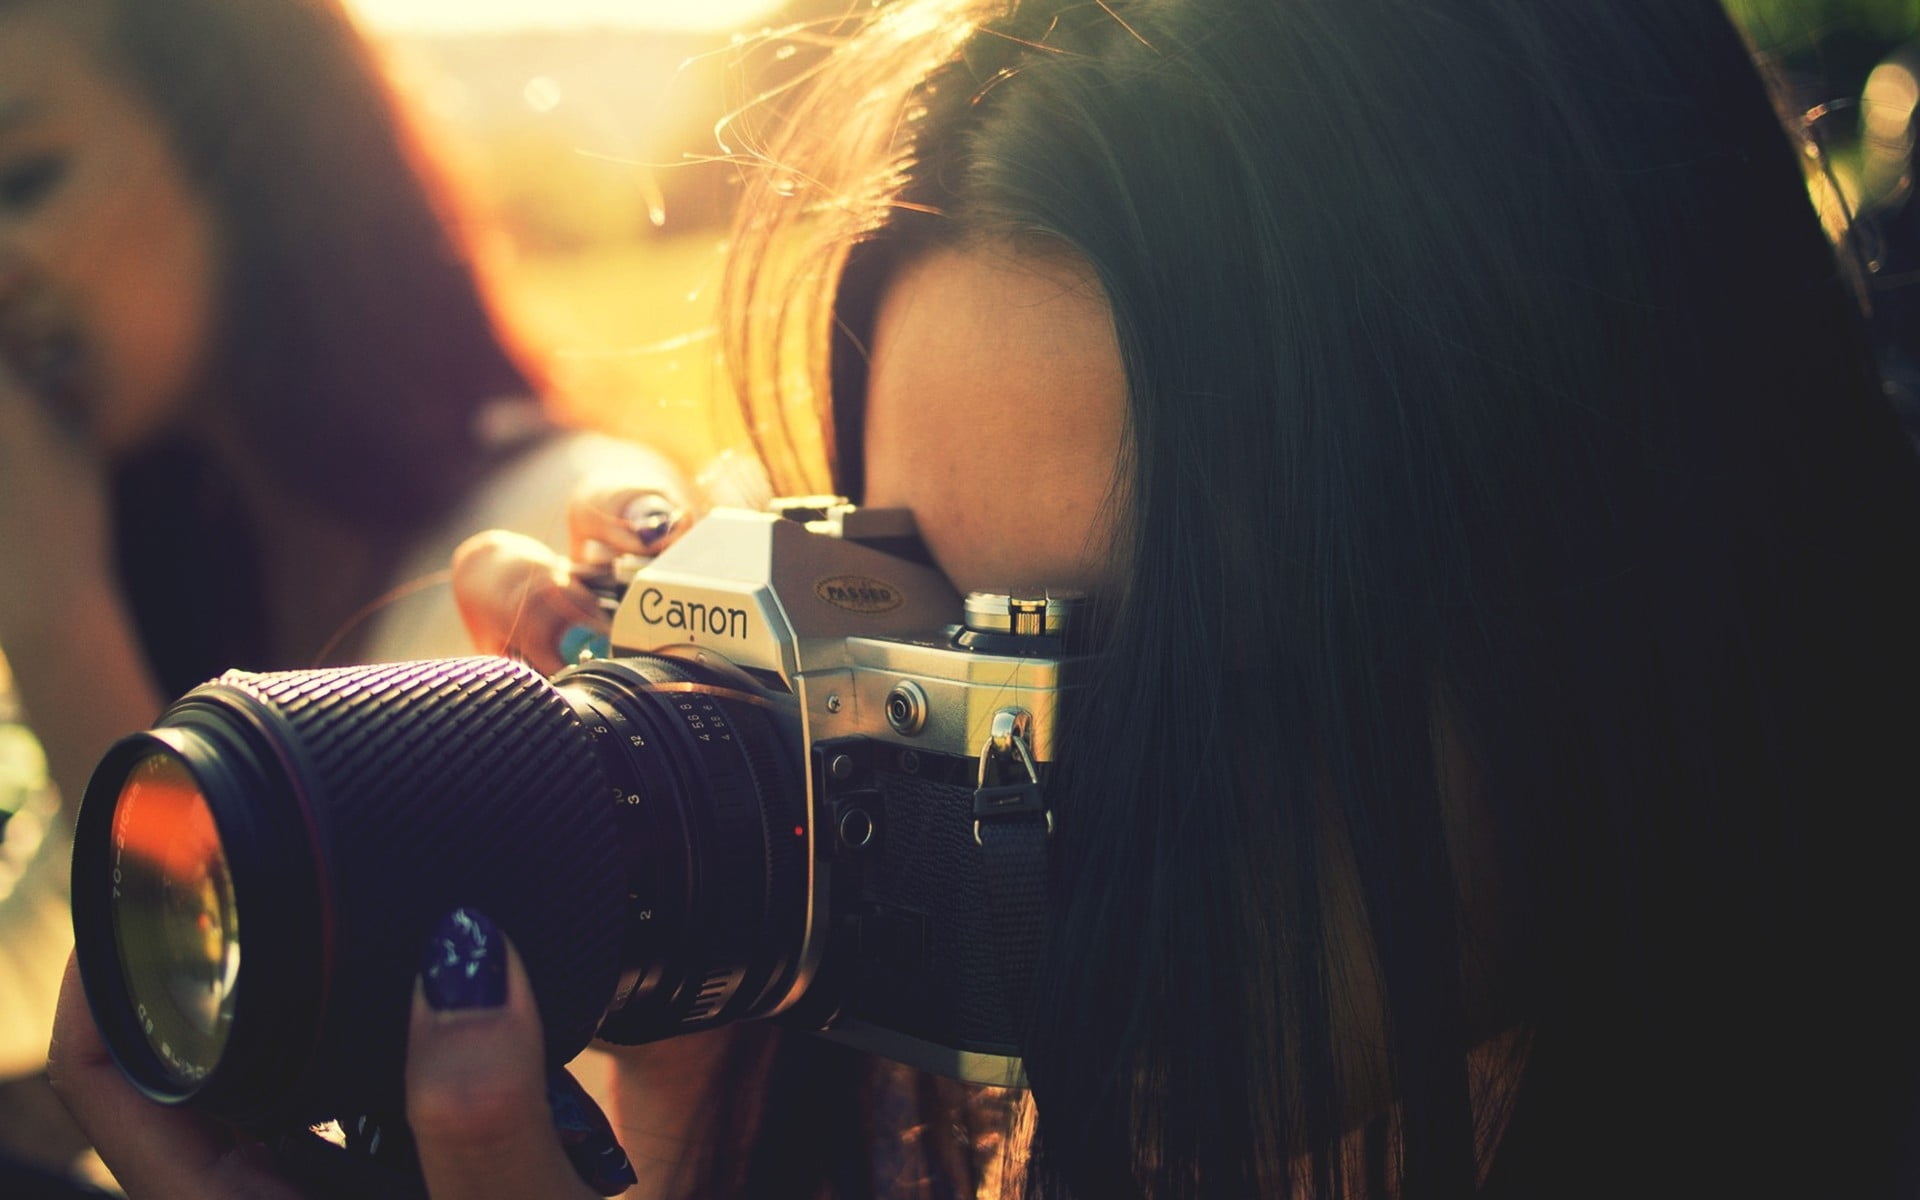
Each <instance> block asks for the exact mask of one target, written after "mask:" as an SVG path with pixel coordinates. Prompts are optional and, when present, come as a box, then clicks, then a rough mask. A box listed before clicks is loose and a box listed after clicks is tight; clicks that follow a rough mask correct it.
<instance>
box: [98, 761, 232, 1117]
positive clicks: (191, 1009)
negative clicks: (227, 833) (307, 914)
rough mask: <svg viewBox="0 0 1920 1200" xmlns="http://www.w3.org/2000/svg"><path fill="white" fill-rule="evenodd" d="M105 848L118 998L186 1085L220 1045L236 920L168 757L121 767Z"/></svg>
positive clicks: (210, 834)
mask: <svg viewBox="0 0 1920 1200" xmlns="http://www.w3.org/2000/svg"><path fill="white" fill-rule="evenodd" d="M113 846H114V850H113V855H114V865H113V939H114V946H115V949H116V950H117V951H118V953H119V958H120V967H121V971H122V977H123V979H124V980H125V986H126V994H127V1002H128V1003H129V1004H131V1005H132V1006H133V1010H134V1013H135V1015H136V1017H137V1019H138V1021H139V1025H140V1030H141V1032H142V1033H143V1034H144V1035H145V1038H146V1041H147V1045H148V1047H149V1049H151V1050H152V1052H153V1053H154V1055H155V1056H156V1057H157V1058H158V1059H159V1061H160V1063H161V1064H162V1065H163V1066H164V1067H165V1069H166V1070H167V1071H168V1072H169V1074H170V1076H171V1078H172V1080H173V1081H174V1082H175V1083H176V1084H178V1085H180V1086H190V1085H192V1084H194V1083H197V1082H198V1081H199V1080H201V1079H204V1078H205V1077H206V1076H207V1075H208V1074H210V1073H211V1072H212V1071H213V1068H214V1067H215V1066H217V1065H218V1064H219V1061H220V1057H221V1054H222V1052H223V1051H224V1050H225V1049H226V1045H227V1036H228V1034H229V1033H230V1032H231V1029H232V1025H233V1007H234V995H235V993H234V984H235V982H236V980H237V979H238V976H239V969H240V924H239V911H238V908H237V906H236V905H235V903H234V894H233V876H232V873H231V872H230V871H229V869H228V867H227V856H226V852H225V851H224V850H223V849H222V847H221V843H220V832H219V830H218V829H217V828H216V827H215V826H214V821H213V813H212V811H211V810H210V809H209V808H208V806H207V799H206V797H205V796H204V795H202V794H201V791H200V787H199V785H198V784H197V783H196V782H195V781H194V779H193V776H192V775H191V774H190V773H189V772H188V771H187V769H186V768H185V766H183V765H182V764H181V762H180V761H179V759H177V758H176V757H174V756H173V755H172V754H171V753H168V752H165V751H157V752H155V753H152V754H150V755H148V756H147V757H145V758H142V759H141V760H140V761H139V762H137V763H135V764H134V766H133V768H132V769H131V770H130V771H129V772H128V774H127V781H126V783H125V784H124V785H123V786H122V787H121V789H120V796H119V802H118V804H117V805H116V806H115V808H114V819H113Z"/></svg>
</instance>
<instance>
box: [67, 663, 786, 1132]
mask: <svg viewBox="0 0 1920 1200" xmlns="http://www.w3.org/2000/svg"><path fill="white" fill-rule="evenodd" d="M751 688H752V685H751V684H750V683H748V684H746V685H744V688H743V686H742V684H741V683H740V681H738V680H735V679H732V678H730V677H726V676H724V675H722V674H719V673H718V672H717V671H716V670H710V669H708V668H707V667H703V666H701V665H700V664H696V663H692V662H686V663H681V662H676V661H673V660H669V659H665V658H656V657H653V656H637V657H635V658H632V659H613V660H607V661H604V662H596V663H593V664H591V665H590V666H583V667H578V668H574V669H572V670H570V671H568V672H566V673H564V674H563V675H561V676H560V677H558V678H556V679H555V680H551V681H550V680H548V679H546V678H545V677H543V676H541V675H540V674H539V673H538V672H537V671H534V670H533V669H532V668H531V667H528V666H526V665H525V664H524V663H517V662H513V661H511V660H507V659H499V658H471V659H450V660H442V661H434V662H417V663H385V664H377V665H374V666H367V667H352V668H341V669H331V670H318V671H291V672H281V673H275V674H267V675H255V674H247V673H242V672H230V673H229V674H227V675H225V676H223V677H222V678H220V679H219V680H216V681H214V682H213V683H210V684H207V685H204V686H202V687H200V688H197V689H195V690H194V691H193V692H191V693H189V694H188V695H187V696H186V697H185V698H183V699H182V700H181V701H180V702H178V703H177V704H175V705H174V706H173V707H172V708H170V709H169V710H168V711H167V712H166V713H165V714H163V716H162V718H161V720H160V722H159V724H158V726H156V728H154V729H153V730H150V731H147V732H145V733H140V734H135V735H133V736H131V737H129V738H126V739H123V740H122V741H121V742H120V743H118V744H116V745H115V746H114V747H113V749H112V750H110V751H109V753H108V754H107V756H106V757H105V758H104V759H103V760H102V762H101V764H100V767H99V768H98V769H97V770H96V771H95V773H94V777H93V780H92V782H91V783H90V784H89V786H88V789H87V793H86V796H85V799H84V801H83V803H82V805H81V810H80V816H79V820H78V823H77V825H76V828H75V849H74V871H73V912H74V930H75V942H76V946H77V948H78V956H79V962H80V972H81V977H82V981H83V983H84V984H85V986H86V992H87V998H88V1002H89V1004H90V1005H91V1007H92V1009H93V1013H94V1017H95V1020H96V1022H97V1023H98V1024H99V1026H100V1028H101V1032H102V1035H103V1036H104V1038H105V1040H106V1043H107V1046H108V1049H109V1050H110V1051H111V1052H112V1053H113V1055H114V1058H115V1060H116V1061H117V1062H118V1063H119V1064H120V1066H121V1068H122V1070H123V1072H124V1073H125V1074H126V1075H127V1076H128V1077H129V1079H131V1080H132V1081H133V1082H134V1084H135V1085H136V1086H137V1087H139V1088H140V1089H141V1090H142V1091H143V1092H145V1093H146V1094H147V1095H148V1096H150V1097H152V1098H154V1099H157V1100H161V1101H163V1102H167V1103H187V1102H192V1103H194V1104H196V1105H197V1106H200V1107H203V1108H205V1109H207V1110H209V1111H212V1112H214V1113H217V1114H218V1115H221V1116H225V1117H230V1118H233V1119H236V1120H240V1121H243V1122H247V1123H251V1124H255V1125H263V1124H272V1125H276V1126H278V1127H280V1128H286V1127H289V1126H291V1127H296V1128H297V1127H300V1126H304V1125H308V1124H313V1123H316V1122H319V1121H324V1120H327V1119H331V1118H334V1117H337V1116H340V1115H342V1114H344V1113H347V1112H385V1113H397V1112H400V1111H402V1108H403V1105H404V1094H403V1093H404V1085H403V1077H402V1067H403V1064H404V1060H405V1049H406V1030H407V1024H408V1009H409V1005H410V1002H411V998H412V992H413V981H414V976H415V974H416V973H417V971H418V970H419V955H420V951H421V947H422V945H423V944H424V942H425V939H426V937H427V934H428V933H429V932H430V931H431V930H432V929H433V927H434V926H435V925H436V924H437V923H438V922H439V920H440V919H441V918H442V917H443V916H444V915H445V914H446V913H447V912H448V911H449V910H451V909H452V908H454V907H456V906H469V907H474V908H478V909H479V910H481V911H483V912H485V913H487V914H488V916H490V917H491V918H493V920H494V921H495V922H496V923H498V924H499V925H500V927H501V928H502V929H503V930H505V931H506V933H507V934H508V936H509V937H511V938H512V939H513V941H514V944H515V946H516V948H517V949H518V950H519V952H520V956H521V959H522V960H523V962H524V963H525V965H526V967H527V974H528V977H529V979H530V980H531V981H532V984H533V988H534V992H535V995H536V998H537V1000H538V1003H539V1008H540V1013H541V1017H542V1021H543V1023H544V1025H545V1035H546V1045H547V1048H548V1052H549V1056H550V1058H551V1059H552V1060H553V1062H554V1063H555V1064H556V1065H557V1064H558V1063H560V1062H564V1061H565V1060H567V1059H569V1058H571V1057H572V1056H573V1055H574V1054H575V1053H577V1052H578V1051H579V1050H580V1049H581V1048H582V1047H584V1046H585V1045H586V1044H587V1042H588V1041H589V1040H591V1038H592V1037H593V1036H594V1035H595V1034H596V1032H598V1033H599V1034H601V1035H602V1036H605V1037H608V1038H610V1039H614V1040H619V1041H642V1040H649V1039H653V1038H659V1037H665V1036H668V1035H670V1034H674V1033H678V1032H682V1031H685V1030H688V1029H692V1028H700V1027H703V1026H705V1025H711V1024H719V1023H723V1022H726V1021H731V1020H735V1019H739V1018H741V1017H747V1016H755V1015H761V1014H763V1013H765V1012H768V1011H771V1010H772V1009H774V1008H777V1007H778V1006H779V1005H780V1004H781V1003H783V1002H784V1001H786V1000H787V999H788V998H790V997H791V996H793V995H794V994H795V990H796V988H797V987H798V986H799V982H798V981H800V980H802V979H803V978H804V966H803V964H804V962H805V960H806V957H807V953H808V949H809V947H808V943H807V930H808V927H809V926H808V914H809V913H810V911H811V907H810V900H811V897H810V886H811V875H810V861H811V860H810V855H809V849H810V846H811V822H810V820H809V818H808V815H807V799H806V790H805V787H804V784H803V782H802V780H801V779H800V777H799V772H798V769H797V768H798V764H799V762H800V761H801V759H800V755H799V753H798V750H797V749H796V748H795V747H794V746H793V745H791V744H790V739H789V738H787V737H785V736H783V735H782V732H781V730H782V728H783V727H782V725H781V722H780V721H779V720H776V719H775V714H773V713H772V712H771V711H770V710H769V702H768V701H765V700H763V699H761V698H760V697H758V696H756V695H754V694H751ZM242 929H244V930H245V931H246V934H245V943H244V948H245V954H244V955H243V954H242V953H241V949H242V941H241V933H240V931H241V930H242Z"/></svg>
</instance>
